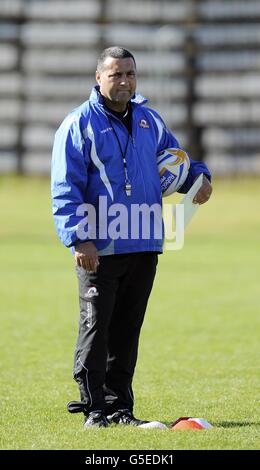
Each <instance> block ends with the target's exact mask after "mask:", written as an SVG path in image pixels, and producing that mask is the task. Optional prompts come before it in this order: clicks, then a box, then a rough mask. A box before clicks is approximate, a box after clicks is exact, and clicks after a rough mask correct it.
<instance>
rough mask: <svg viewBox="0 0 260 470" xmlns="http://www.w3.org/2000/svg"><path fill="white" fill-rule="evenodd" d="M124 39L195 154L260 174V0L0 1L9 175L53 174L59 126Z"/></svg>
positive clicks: (3, 166)
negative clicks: (108, 50) (107, 51)
mask: <svg viewBox="0 0 260 470" xmlns="http://www.w3.org/2000/svg"><path fill="white" fill-rule="evenodd" d="M114 44H119V45H122V46H124V47H126V48H129V49H130V50H132V51H133V53H134V55H135V56H136V61H137V65H138V91H140V92H141V93H142V94H143V95H144V96H147V97H148V98H149V105H151V106H154V107H155V108H156V109H157V110H158V111H159V112H160V113H161V115H162V116H163V117H164V118H165V120H166V121H167V123H168V124H169V126H170V127H171V128H172V129H173V130H174V132H175V134H176V135H177V137H178V138H179V140H180V143H181V145H183V146H185V147H186V148H188V150H189V152H190V155H191V156H192V157H194V158H200V159H205V160H206V161H207V163H208V164H209V166H210V168H211V169H212V171H213V173H215V174H223V175H224V174H226V175H229V174H237V173H239V172H243V173H250V172H253V173H254V174H255V173H260V151H259V144H260V132H259V122H260V80H259V79H260V52H259V45H260V2H259V1H256V0H254V1H253V0H248V1H247V2H243V1H242V0H241V1H238V0H226V1H224V0H201V1H199V0H198V1H195V0H193V1H192V0H183V1H169V0H167V1H166V0H142V2H140V1H137V0H131V1H130V0H74V1H73V2H69V1H65V0H53V1H51V0H44V1H43V0H12V1H9V0H0V57H1V60H0V172H8V171H16V170H17V171H20V172H39V173H48V172H49V170H50V158H51V147H52V142H53V136H54V133H55V130H56V129H57V127H58V125H59V123H60V121H61V120H62V119H63V117H64V116H65V115H66V113H67V112H69V111H70V110H71V109H72V108H74V107H76V106H77V105H79V104H80V103H81V102H83V101H84V100H85V99H87V97H88V95H89V92H90V90H91V88H92V86H93V84H94V83H95V80H94V72H95V66H96V58H97V55H98V54H99V52H100V50H102V49H103V48H104V47H107V46H109V45H114Z"/></svg>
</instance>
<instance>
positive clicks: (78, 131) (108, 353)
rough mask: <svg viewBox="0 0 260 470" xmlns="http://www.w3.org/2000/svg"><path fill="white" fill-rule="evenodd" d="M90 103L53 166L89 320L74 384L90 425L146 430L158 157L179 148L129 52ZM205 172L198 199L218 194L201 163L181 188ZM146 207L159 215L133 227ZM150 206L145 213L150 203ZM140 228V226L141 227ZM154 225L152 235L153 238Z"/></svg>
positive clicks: (61, 140)
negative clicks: (139, 377) (145, 332)
mask: <svg viewBox="0 0 260 470" xmlns="http://www.w3.org/2000/svg"><path fill="white" fill-rule="evenodd" d="M96 81H97V83H98V85H97V86H95V87H94V88H93V90H92V92H91V95H90V98H89V100H88V101H86V102H85V103H83V104H82V105H81V106H79V107H78V108H77V109H75V110H74V111H72V112H71V113H70V114H69V115H68V116H67V117H66V118H65V120H64V121H63V123H62V124H61V126H60V128H59V129H58V131H57V133H56V136H55V142H54V148H53V162H52V199H53V214H54V219H55V223H56V227H57V231H58V234H59V237H60V239H61V241H62V242H63V243H64V245H65V246H67V247H70V248H71V249H72V251H73V253H74V257H75V261H76V271H77V276H78V282H79V302H80V320H79V334H78V340H77V345H76V350H75V361H74V371H73V375H74V379H75V380H76V382H77V383H78V386H79V390H80V401H79V402H70V403H69V404H68V410H69V411H70V412H72V413H74V412H83V413H84V415H85V418H84V426H85V427H86V428H88V427H91V426H99V427H107V426H108V425H109V424H110V423H118V424H126V425H129V424H130V425H135V426H145V425H146V424H147V423H148V421H144V420H140V419H136V418H135V417H134V415H133V407H134V395H133V390H132V380H133V375H134V370H135V365H136V360H137V352H138V341H139V335H140V330H141V326H142V323H143V319H144V314H145V310H146V306H147V302H148V298H149V295H150V292H151V289H152V285H153V281H154V277H155V272H156V265H157V257H158V254H159V253H162V245H163V233H162V232H163V231H161V233H160V234H159V235H158V231H157V230H156V227H155V225H156V223H157V222H158V221H157V222H156V223H155V219H158V218H159V219H160V218H161V209H162V195H161V188H160V177H159V173H158V169H157V162H156V156H157V154H158V152H160V151H162V150H164V149H166V148H169V147H175V148H176V147H177V148H179V144H178V142H177V140H176V138H175V137H174V135H173V134H172V133H171V131H170V130H169V129H168V128H167V127H166V125H165V124H164V122H163V120H162V119H161V117H160V116H159V115H158V114H157V113H156V111H154V110H152V109H150V108H147V107H145V106H144V104H145V103H146V101H147V100H146V99H144V98H143V97H142V96H141V95H139V94H136V93H135V90H136V63H135V59H134V57H133V55H132V54H131V53H130V52H129V51H127V50H126V49H123V48H121V47H110V48H108V49H105V50H104V51H103V52H102V54H101V55H100V57H99V59H98V64H97V71H96ZM201 173H203V174H204V179H203V184H202V187H201V188H200V190H199V191H198V193H197V194H196V196H195V202H197V203H198V204H203V203H204V202H206V201H207V200H208V199H209V197H210V194H211V190H212V189H211V184H210V182H209V180H210V173H209V171H208V169H207V167H206V166H205V165H204V164H203V163H202V162H195V161H192V160H191V165H190V169H189V174H188V177H187V179H186V181H185V183H184V185H183V186H182V188H181V190H180V191H181V192H187V191H188V190H189V188H190V187H191V186H192V184H193V182H194V181H195V179H196V178H197V177H198V175H200V174H201ZM142 205H145V207H148V208H149V209H151V208H152V209H154V208H155V207H156V208H158V207H159V211H160V214H159V217H158V211H156V210H154V211H153V210H150V212H149V211H148V213H149V217H148V216H147V217H145V218H141V217H140V219H141V221H142V222H143V226H142V224H140V225H141V226H138V227H137V225H139V222H140V220H139V219H138V221H136V219H135V221H134V222H133V221H131V214H132V210H133V209H135V208H136V206H138V207H140V206H142ZM142 207H143V206H142ZM131 222H132V224H131ZM147 228H149V230H148V233H149V236H148V237H147V236H143V233H144V231H145V233H147Z"/></svg>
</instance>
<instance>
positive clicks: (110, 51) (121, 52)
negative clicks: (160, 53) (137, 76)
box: [97, 46, 136, 71]
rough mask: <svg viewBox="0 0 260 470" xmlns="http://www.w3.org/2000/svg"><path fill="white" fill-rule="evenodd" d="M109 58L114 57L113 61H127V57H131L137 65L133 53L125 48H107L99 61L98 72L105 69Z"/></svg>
mask: <svg viewBox="0 0 260 470" xmlns="http://www.w3.org/2000/svg"><path fill="white" fill-rule="evenodd" d="M107 57H112V58H113V59H126V58H127V57H131V59H133V61H134V64H135V66H136V63H135V58H134V56H133V54H131V52H129V51H128V50H127V49H124V48H123V47H119V46H112V47H107V48H106V49H104V50H103V51H102V52H101V54H100V56H99V58H98V61H97V70H99V71H100V70H102V69H103V68H104V62H105V60H106V59H107Z"/></svg>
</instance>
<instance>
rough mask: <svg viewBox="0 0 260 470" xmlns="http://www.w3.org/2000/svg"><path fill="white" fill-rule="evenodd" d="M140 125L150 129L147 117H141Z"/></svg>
mask: <svg viewBox="0 0 260 470" xmlns="http://www.w3.org/2000/svg"><path fill="white" fill-rule="evenodd" d="M139 126H140V127H143V128H144V129H149V128H150V126H149V124H148V122H147V121H146V120H145V119H141V120H140V121H139Z"/></svg>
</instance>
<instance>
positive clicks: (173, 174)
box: [157, 148, 190, 197]
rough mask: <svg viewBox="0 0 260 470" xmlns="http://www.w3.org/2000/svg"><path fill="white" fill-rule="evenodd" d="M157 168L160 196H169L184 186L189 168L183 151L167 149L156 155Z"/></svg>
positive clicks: (188, 162)
mask: <svg viewBox="0 0 260 470" xmlns="http://www.w3.org/2000/svg"><path fill="white" fill-rule="evenodd" d="M157 166H158V171H159V174H160V181H161V190H162V196H163V197H165V196H170V194H172V193H174V192H175V191H178V189H179V188H180V187H181V186H182V185H183V184H184V182H185V180H186V178H187V176H188V172H189V168H190V159H189V157H188V155H187V153H186V152H184V150H182V149H179V148H168V149H165V150H162V151H161V152H159V154H158V155H157Z"/></svg>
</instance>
